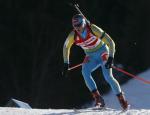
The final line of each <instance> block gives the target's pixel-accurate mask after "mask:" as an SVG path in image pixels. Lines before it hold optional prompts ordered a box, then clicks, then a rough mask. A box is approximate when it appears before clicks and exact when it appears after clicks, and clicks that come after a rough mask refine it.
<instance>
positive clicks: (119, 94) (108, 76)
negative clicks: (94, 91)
mask: <svg viewBox="0 0 150 115" xmlns="http://www.w3.org/2000/svg"><path fill="white" fill-rule="evenodd" d="M102 59H107V58H104V57H103V58H102ZM105 63H106V60H103V64H102V66H101V67H102V71H103V75H104V78H105V80H106V81H107V82H108V83H109V85H110V86H111V88H112V90H113V92H114V93H115V94H116V95H117V97H118V100H119V102H120V104H121V107H122V108H123V109H127V108H128V103H127V101H126V100H125V97H124V95H123V93H122V91H121V88H120V85H119V83H118V81H117V80H116V79H115V78H114V77H113V74H112V68H110V69H106V68H105Z"/></svg>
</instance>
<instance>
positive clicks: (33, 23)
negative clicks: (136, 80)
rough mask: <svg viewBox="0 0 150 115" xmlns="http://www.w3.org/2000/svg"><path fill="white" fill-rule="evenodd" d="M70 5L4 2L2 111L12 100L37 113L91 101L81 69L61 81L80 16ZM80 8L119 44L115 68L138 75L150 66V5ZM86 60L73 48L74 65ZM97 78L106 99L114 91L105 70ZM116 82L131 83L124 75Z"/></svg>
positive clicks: (99, 2) (112, 0)
mask: <svg viewBox="0 0 150 115" xmlns="http://www.w3.org/2000/svg"><path fill="white" fill-rule="evenodd" d="M71 2H72V1H71V0H65V1H63V0H41V1H37V0H1V1H0V106H4V105H5V104H6V102H7V101H8V100H9V99H10V98H12V97H13V98H16V99H18V100H22V101H25V102H27V103H29V104H30V105H31V106H32V107H34V108H72V107H78V106H79V105H81V104H83V103H85V102H86V101H89V100H91V99H92V97H91V94H90V93H89V91H88V89H87V88H86V86H85V84H84V81H83V78H82V75H81V72H80V70H81V68H78V69H76V70H73V71H71V72H70V74H69V77H68V78H63V77H62V76H61V69H62V67H63V57H62V47H63V43H64V41H65V39H66V37H67V35H68V34H69V32H70V31H71V29H72V26H71V18H72V16H73V15H74V14H75V13H76V12H75V10H74V9H73V8H72V7H70V6H69V5H68V3H71ZM78 3H79V5H80V7H81V10H82V11H83V13H84V14H85V15H86V17H87V18H88V19H89V20H90V21H91V22H92V23H94V24H96V25H97V26H99V27H101V28H102V29H103V30H105V31H106V32H107V33H108V34H109V35H110V36H111V37H112V38H113V40H114V41H115V43H116V51H117V52H116V55H115V64H122V65H123V67H124V69H125V70H127V71H129V72H131V73H133V74H137V73H139V72H142V71H144V70H146V69H147V68H148V67H149V66H150V61H149V59H150V55H149V49H150V45H149V43H150V39H149V38H150V34H149V30H150V21H149V20H150V17H149V16H150V7H149V6H150V1H149V0H82V1H78ZM83 58H84V53H83V51H82V50H81V49H80V48H79V47H77V46H73V47H72V49H71V56H70V61H71V65H75V64H78V63H80V62H82V61H83ZM93 75H94V78H95V79H96V82H97V84H98V87H99V90H100V92H101V93H102V94H103V93H106V92H107V91H108V89H110V88H109V86H108V84H107V83H106V82H105V81H104V80H103V77H102V75H101V72H100V69H98V70H97V71H95V72H94V73H93ZM115 77H116V78H117V79H118V80H119V81H120V83H121V84H122V83H123V81H126V80H125V79H129V77H127V76H124V75H122V74H121V73H118V74H115ZM121 77H124V78H123V80H120V78H121ZM139 85H142V84H139ZM126 93H127V92H126Z"/></svg>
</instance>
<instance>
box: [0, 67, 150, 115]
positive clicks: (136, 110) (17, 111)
mask: <svg viewBox="0 0 150 115" xmlns="http://www.w3.org/2000/svg"><path fill="white" fill-rule="evenodd" d="M138 76H140V77H142V78H144V79H146V80H149V81H150V70H147V71H145V72H143V73H141V74H139V75H138ZM121 88H122V89H123V91H124V92H125V96H126V99H127V100H128V102H129V104H130V105H131V108H130V109H129V110H127V111H125V112H122V111H121V108H120V105H119V103H118V100H117V98H116V96H115V95H114V94H113V93H112V91H110V92H109V94H107V95H104V99H105V103H106V105H107V106H108V107H109V108H111V109H108V110H92V109H77V110H75V109H23V108H8V107H1V108H0V115H150V84H144V83H142V82H141V81H138V80H135V79H133V80H130V81H128V83H126V84H125V85H122V86H121Z"/></svg>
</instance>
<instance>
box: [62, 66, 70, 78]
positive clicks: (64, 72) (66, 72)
mask: <svg viewBox="0 0 150 115" xmlns="http://www.w3.org/2000/svg"><path fill="white" fill-rule="evenodd" d="M68 68H69V64H67V63H64V68H63V71H62V76H63V77H68Z"/></svg>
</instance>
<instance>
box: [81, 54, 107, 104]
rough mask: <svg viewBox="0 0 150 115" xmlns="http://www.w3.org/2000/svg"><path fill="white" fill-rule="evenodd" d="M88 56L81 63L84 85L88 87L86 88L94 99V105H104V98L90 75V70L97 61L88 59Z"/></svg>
mask: <svg viewBox="0 0 150 115" xmlns="http://www.w3.org/2000/svg"><path fill="white" fill-rule="evenodd" d="M88 58H89V59H88V60H86V62H84V64H83V65H82V75H83V77H84V81H85V83H86V86H87V87H88V89H89V90H90V92H91V93H92V96H93V98H94V99H95V106H97V105H98V106H100V107H104V106H105V103H104V100H103V98H102V96H101V95H100V93H99V91H98V89H97V86H96V83H95V81H94V79H93V78H92V76H91V72H92V70H93V69H94V68H95V67H96V66H97V63H96V62H95V60H93V59H90V57H88Z"/></svg>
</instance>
